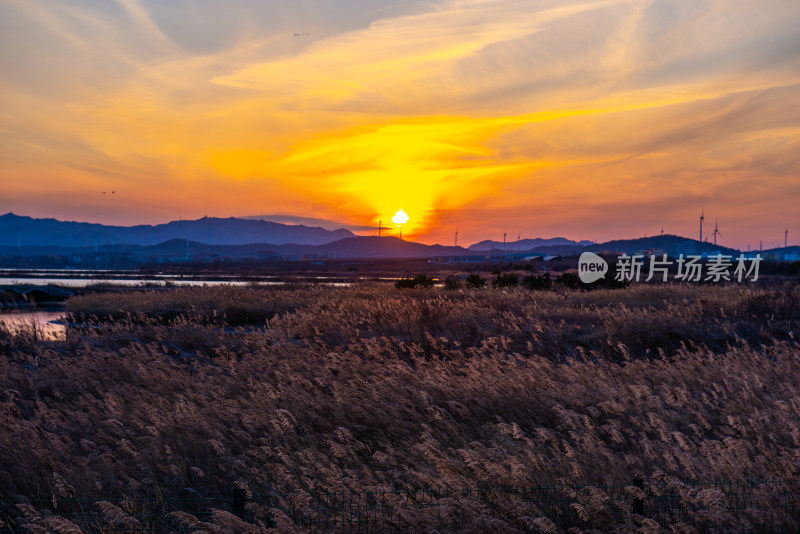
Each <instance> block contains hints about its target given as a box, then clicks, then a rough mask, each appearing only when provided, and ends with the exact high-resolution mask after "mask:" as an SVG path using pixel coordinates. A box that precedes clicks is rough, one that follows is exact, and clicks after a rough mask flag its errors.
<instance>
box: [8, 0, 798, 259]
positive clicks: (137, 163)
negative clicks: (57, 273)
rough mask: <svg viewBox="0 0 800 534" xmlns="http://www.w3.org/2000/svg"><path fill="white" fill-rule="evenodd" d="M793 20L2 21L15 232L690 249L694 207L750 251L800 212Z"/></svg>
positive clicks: (524, 12) (234, 17) (161, 14)
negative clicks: (99, 229) (117, 230)
mask: <svg viewBox="0 0 800 534" xmlns="http://www.w3.org/2000/svg"><path fill="white" fill-rule="evenodd" d="M375 6H379V7H378V8H376V7H375ZM223 9H224V11H223ZM798 21H800V5H798V4H797V3H796V2H794V1H784V0H767V1H765V2H754V1H744V0H734V1H724V2H723V1H716V0H706V1H700V2H698V1H695V0H670V1H665V0H608V1H585V0H583V1H570V2H552V1H541V0H533V1H531V0H526V1H518V0H461V1H458V0H445V1H441V2H437V3H434V4H430V3H425V4H422V3H408V2H388V1H387V2H384V3H381V4H380V5H378V4H376V3H375V2H361V1H355V0H342V2H338V3H331V2H322V1H318V2H311V1H310V0H309V1H302V2H298V3H296V5H294V6H292V7H287V4H285V3H277V2H275V3H264V2H250V1H248V0H241V1H239V2H225V3H224V4H222V3H220V2H214V1H211V0H209V1H207V2H202V3H199V2H175V3H170V4H164V3H158V2H150V1H148V0H118V1H117V2H115V3H107V2H97V3H91V2H90V3H71V2H55V1H50V0H42V1H41V2H22V1H16V0H10V1H9V2H6V3H5V4H3V6H0V45H2V46H3V49H4V50H12V51H13V53H12V54H4V56H3V58H2V59H0V67H1V68H2V69H3V72H4V76H3V77H2V78H0V98H1V99H2V101H3V104H4V105H3V106H2V107H1V108H0V164H2V168H3V170H2V171H0V172H2V173H3V174H4V176H3V182H2V183H3V185H2V188H3V191H2V193H3V194H2V195H0V198H2V204H4V205H0V210H2V209H8V210H14V211H29V212H31V213H32V214H39V215H59V214H61V215H62V216H65V217H70V218H84V219H93V218H96V217H116V219H115V220H110V221H109V222H140V221H144V220H146V221H152V220H163V219H165V218H171V217H172V216H174V213H175V212H176V211H180V212H182V213H183V214H184V215H185V216H200V215H204V214H210V215H211V214H214V215H246V214H248V213H263V212H281V213H287V212H296V213H299V214H302V215H303V216H307V217H311V218H321V219H334V220H342V221H343V222H345V223H347V224H350V225H356V226H358V225H360V226H363V227H370V226H374V225H375V223H376V222H377V220H378V219H383V220H388V218H389V217H390V216H391V214H392V213H394V212H395V211H396V210H397V209H401V208H402V209H404V210H405V211H406V212H408V213H409V214H410V215H411V221H410V222H409V225H408V228H407V229H405V230H404V235H415V237H416V238H418V239H421V240H425V241H429V242H433V241H436V240H445V239H446V240H449V237H447V236H449V235H451V230H452V229H453V228H454V227H455V226H458V227H459V229H460V232H461V235H463V236H468V235H470V232H471V231H472V232H473V233H474V238H475V240H478V239H482V238H484V237H491V236H495V237H496V235H495V234H496V233H498V232H499V233H502V231H504V230H506V229H508V230H509V231H513V229H511V228H508V226H514V227H515V228H516V229H517V230H518V231H521V232H522V233H523V234H526V235H530V236H533V235H538V234H542V235H547V234H555V233H558V234H563V233H566V232H564V231H561V229H566V230H568V231H571V232H574V233H581V228H587V227H591V228H592V229H593V231H594V232H595V234H596V235H594V236H593V237H594V238H595V239H603V238H612V237H617V236H619V235H620V234H621V235H630V234H631V233H635V232H642V233H643V230H640V228H647V227H649V228H657V227H660V225H661V224H664V225H665V229H670V230H669V231H673V232H676V233H686V234H689V235H693V228H694V212H695V211H697V208H698V206H699V205H701V204H705V205H706V206H707V209H708V210H710V211H716V212H717V213H718V214H719V215H720V217H721V220H726V224H727V226H726V227H727V228H729V231H728V232H726V236H727V235H733V236H736V238H735V239H736V240H737V242H736V243H730V244H736V245H739V246H744V244H746V243H747V242H754V241H755V240H757V239H758V237H759V236H761V235H765V234H767V233H768V232H772V231H773V230H774V229H773V227H774V226H776V225H777V226H781V227H783V226H785V225H786V224H788V223H790V221H791V219H792V217H793V216H794V215H793V214H794V213H795V211H796V210H795V208H794V206H796V203H797V202H798V200H800V198H798V187H797V185H796V183H797V180H796V176H797V173H798V171H800V169H798V162H797V158H796V156H795V155H794V154H797V153H798V152H797V149H798V148H800V147H798V146H797V144H798V141H797V139H798V137H797V135H796V133H797V131H798V129H800V112H798V111H795V106H791V105H789V104H790V103H791V102H796V101H797V99H798V97H800V60H799V59H798V55H797V54H796V50H798V49H800V36H798V34H797V32H796V31H795V28H796V23H797V22H798ZM295 33H297V34H299V35H295ZM306 34H308V35H306ZM107 183H114V184H115V185H116V186H117V189H119V190H121V191H122V192H123V194H122V195H121V200H120V203H119V205H118V206H115V207H114V209H109V207H108V206H104V205H103V204H101V203H99V202H100V201H99V200H97V199H95V196H96V195H95V193H96V192H97V190H98V188H102V187H103V186H104V184H107ZM626 213H627V214H629V215H626ZM93 214H96V217H93ZM470 214H472V215H477V214H479V215H480V220H473V219H471V217H472V215H470ZM406 232H408V234H406ZM583 236H584V237H586V235H585V234H584V235H583ZM573 237H577V236H573Z"/></svg>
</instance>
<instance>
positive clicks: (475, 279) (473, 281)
mask: <svg viewBox="0 0 800 534" xmlns="http://www.w3.org/2000/svg"><path fill="white" fill-rule="evenodd" d="M466 282H467V287H472V288H478V287H483V286H485V285H486V279H485V278H481V277H480V275H477V274H471V275H469V276H468V277H467V280H466Z"/></svg>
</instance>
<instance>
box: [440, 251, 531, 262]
mask: <svg viewBox="0 0 800 534" xmlns="http://www.w3.org/2000/svg"><path fill="white" fill-rule="evenodd" d="M544 258H545V254H544V253H543V252H506V253H503V254H470V255H467V256H436V257H433V258H431V259H430V262H431V263H484V262H501V261H505V262H514V261H532V260H539V259H544Z"/></svg>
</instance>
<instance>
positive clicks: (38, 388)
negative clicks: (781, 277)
mask: <svg viewBox="0 0 800 534" xmlns="http://www.w3.org/2000/svg"><path fill="white" fill-rule="evenodd" d="M67 311H68V313H69V314H70V322H71V324H72V325H73V326H71V327H69V328H68V329H67V334H66V336H65V337H64V338H63V339H46V338H44V337H43V336H40V335H39V333H38V332H37V331H36V329H35V328H33V327H32V328H30V329H28V330H25V331H23V332H21V333H11V332H9V331H8V330H5V329H2V328H0V520H1V521H2V524H0V531H2V532H81V531H91V532H155V531H175V532H194V531H205V532H321V531H331V532H333V531H337V532H338V531H359V532H411V531H413V532H445V531H465V532H485V531H494V532H562V531H563V532H796V531H798V529H800V506H798V498H800V481H799V479H798V477H799V476H800V345H799V344H798V341H797V337H798V335H799V334H800V328H799V327H800V287H798V286H797V285H796V284H794V283H791V282H785V283H783V282H781V283H774V284H771V285H770V286H766V287H753V286H745V285H728V286H701V285H677V284H676V285H653V286H650V285H644V284H640V285H634V286H631V287H627V288H621V289H598V290H594V291H579V290H571V289H565V288H562V287H555V288H554V289H549V290H530V289H526V288H523V287H509V288H499V287H490V285H487V287H484V288H479V289H468V288H466V287H461V288H457V289H452V290H446V289H444V288H441V287H434V288H426V289H398V288H395V287H393V286H392V285H389V284H384V285H380V284H375V285H368V284H364V285H353V286H350V287H338V288H333V287H287V288H280V287H265V286H258V285H253V286H251V287H233V286H221V287H203V288H180V289H171V290H168V291H164V290H161V291H155V290H142V291H139V292H127V293H114V292H110V293H104V294H91V295H85V296H79V297H73V298H72V299H71V300H69V301H68V302H67ZM726 484H727V485H726ZM232 494H235V495H239V496H242V495H243V496H244V497H243V498H244V501H245V503H244V508H243V509H238V510H237V509H236V508H237V506H238V505H236V504H231V497H230V496H231V495H232ZM426 499H427V500H426ZM234 500H236V498H234ZM187 503H189V504H187ZM348 503H349V504H348ZM240 504H241V503H240Z"/></svg>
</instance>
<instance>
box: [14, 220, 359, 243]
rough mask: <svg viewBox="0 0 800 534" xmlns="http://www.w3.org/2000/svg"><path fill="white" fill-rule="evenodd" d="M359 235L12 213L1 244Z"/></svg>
mask: <svg viewBox="0 0 800 534" xmlns="http://www.w3.org/2000/svg"><path fill="white" fill-rule="evenodd" d="M353 236H354V234H353V233H352V232H350V231H349V230H345V229H338V230H326V229H324V228H319V227H309V226H304V225H289V224H281V223H276V222H269V221H262V220H246V219H237V218H234V217H230V218H227V219H220V218H213V217H203V218H202V219H197V220H189V221H172V222H169V223H166V224H157V225H138V226H106V225H102V224H95V223H86V222H71V221H58V220H56V219H34V218H32V217H24V216H19V215H15V214H13V213H7V214H5V215H2V216H0V246H19V245H22V246H26V247H30V246H34V247H36V246H63V247H87V246H92V247H93V246H95V244H97V245H112V244H126V245H144V246H147V245H156V244H159V243H163V242H165V241H169V240H171V239H189V240H190V241H197V242H200V243H206V244H209V245H245V244H252V243H271V244H277V245H282V244H287V243H296V244H300V245H323V244H325V243H330V242H333V241H338V240H340V239H344V238H347V237H353Z"/></svg>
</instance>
